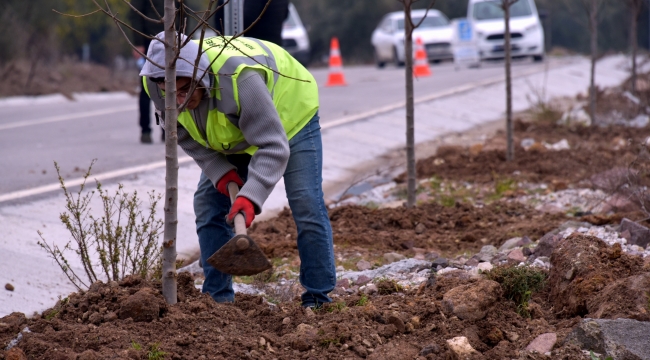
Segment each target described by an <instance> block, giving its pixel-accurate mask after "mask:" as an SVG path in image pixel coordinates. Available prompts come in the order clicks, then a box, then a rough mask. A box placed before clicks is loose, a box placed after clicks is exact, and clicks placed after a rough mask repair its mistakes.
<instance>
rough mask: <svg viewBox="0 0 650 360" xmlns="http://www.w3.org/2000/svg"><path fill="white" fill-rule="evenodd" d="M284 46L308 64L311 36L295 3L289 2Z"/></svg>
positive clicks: (283, 34) (284, 27) (301, 61)
mask: <svg viewBox="0 0 650 360" xmlns="http://www.w3.org/2000/svg"><path fill="white" fill-rule="evenodd" d="M282 47H283V48H284V49H285V50H287V51H288V52H289V54H291V56H293V57H294V58H296V59H297V60H298V61H300V63H301V64H303V65H305V66H307V64H308V63H309V60H310V48H309V36H308V35H307V30H306V29H305V27H304V26H303V25H302V21H301V20H300V16H299V15H298V11H297V10H296V7H295V6H293V4H289V15H288V16H287V19H286V20H285V21H284V24H283V26H282Z"/></svg>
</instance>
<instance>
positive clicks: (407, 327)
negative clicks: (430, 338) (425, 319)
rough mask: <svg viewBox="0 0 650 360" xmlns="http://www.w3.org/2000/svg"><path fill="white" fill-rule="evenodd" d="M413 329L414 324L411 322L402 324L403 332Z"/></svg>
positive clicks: (410, 331)
mask: <svg viewBox="0 0 650 360" xmlns="http://www.w3.org/2000/svg"><path fill="white" fill-rule="evenodd" d="M413 331H415V326H413V324H411V323H410V322H408V323H406V324H404V332H405V333H407V334H410V333H412V332H413Z"/></svg>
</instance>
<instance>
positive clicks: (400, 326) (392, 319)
mask: <svg viewBox="0 0 650 360" xmlns="http://www.w3.org/2000/svg"><path fill="white" fill-rule="evenodd" d="M388 323H389V324H393V325H394V326H395V328H396V329H397V331H398V332H400V333H404V332H405V331H406V326H405V325H404V321H402V319H400V318H399V317H398V316H396V315H391V316H389V317H388Z"/></svg>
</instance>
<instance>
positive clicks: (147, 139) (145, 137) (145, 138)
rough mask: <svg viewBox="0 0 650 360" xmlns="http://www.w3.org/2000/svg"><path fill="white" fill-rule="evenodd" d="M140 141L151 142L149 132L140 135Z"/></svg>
mask: <svg viewBox="0 0 650 360" xmlns="http://www.w3.org/2000/svg"><path fill="white" fill-rule="evenodd" d="M140 142H141V143H143V144H151V143H153V140H151V133H143V134H142V135H140Z"/></svg>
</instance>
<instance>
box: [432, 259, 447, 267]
mask: <svg viewBox="0 0 650 360" xmlns="http://www.w3.org/2000/svg"><path fill="white" fill-rule="evenodd" d="M447 265H449V261H448V260H447V259H446V258H444V257H439V258H437V259H435V260H433V262H432V263H431V267H433V268H436V267H438V266H442V267H443V268H444V267H447Z"/></svg>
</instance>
